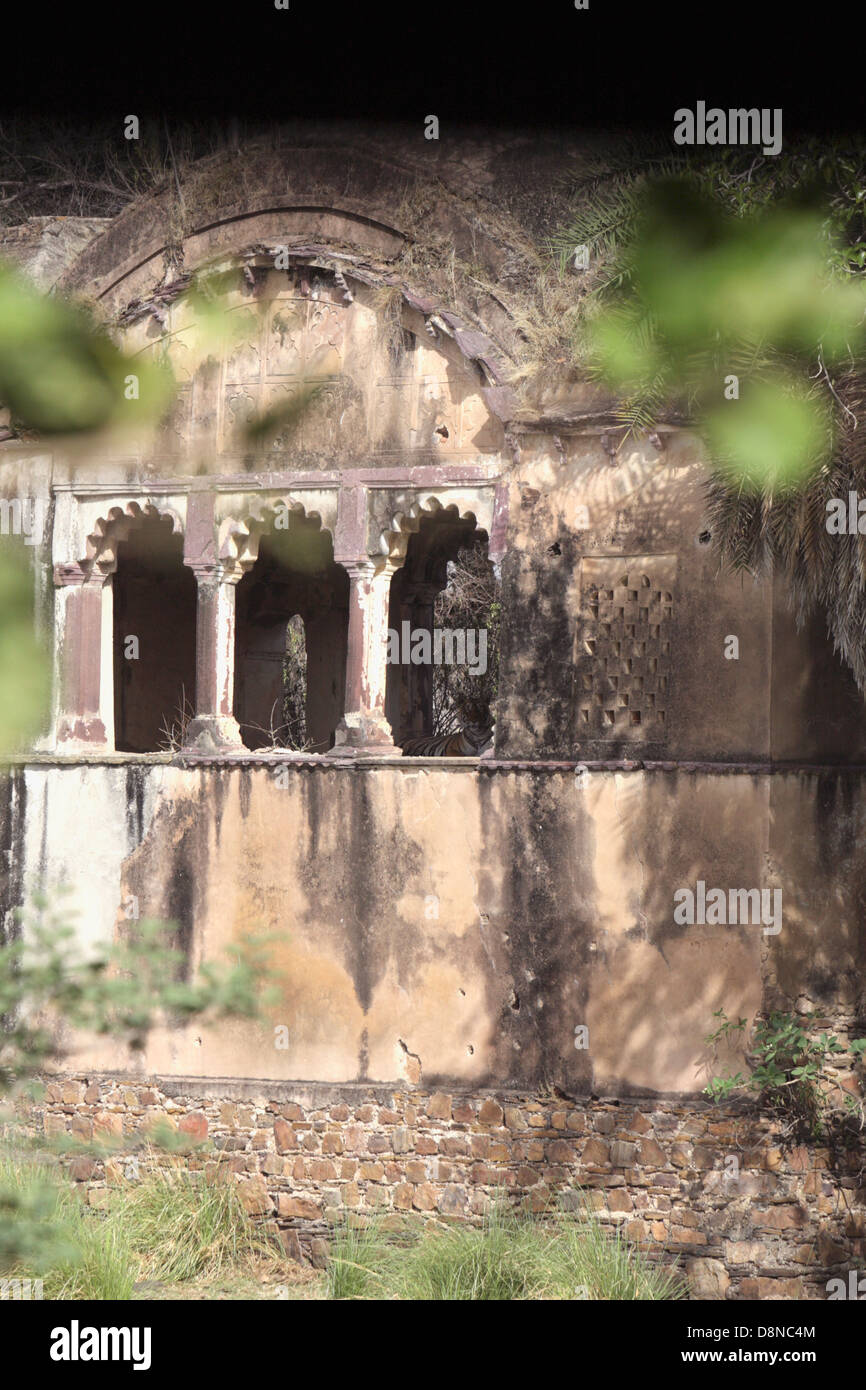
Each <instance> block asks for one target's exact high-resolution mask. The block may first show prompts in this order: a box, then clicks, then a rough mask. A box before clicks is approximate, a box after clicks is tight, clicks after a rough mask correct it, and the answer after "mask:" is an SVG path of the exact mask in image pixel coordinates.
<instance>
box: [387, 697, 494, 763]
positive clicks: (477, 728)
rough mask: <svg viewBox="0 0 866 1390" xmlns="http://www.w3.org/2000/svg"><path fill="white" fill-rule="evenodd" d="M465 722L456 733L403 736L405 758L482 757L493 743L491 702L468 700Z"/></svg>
mask: <svg viewBox="0 0 866 1390" xmlns="http://www.w3.org/2000/svg"><path fill="white" fill-rule="evenodd" d="M464 717H465V719H466V723H465V724H464V725H463V728H462V729H458V730H457V731H456V732H455V733H453V734H420V735H419V736H418V737H410V738H406V739H404V740H403V744H402V748H403V757H404V758H480V757H481V755H482V753H486V752H487V750H488V749H489V748H492V747H493V719H492V716H491V714H490V706H489V705H484V704H468V705H467V706H466V707H465V710H464Z"/></svg>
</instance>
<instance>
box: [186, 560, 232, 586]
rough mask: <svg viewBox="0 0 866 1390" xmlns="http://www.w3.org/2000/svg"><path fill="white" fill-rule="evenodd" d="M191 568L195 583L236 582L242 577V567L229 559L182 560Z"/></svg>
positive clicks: (216, 583)
mask: <svg viewBox="0 0 866 1390" xmlns="http://www.w3.org/2000/svg"><path fill="white" fill-rule="evenodd" d="M183 563H184V564H185V565H186V567H187V569H190V570H192V572H193V574H194V575H195V579H196V583H197V584H202V585H206V584H213V585H218V584H238V583H239V582H240V580H241V579H243V576H244V571H243V569H242V567H241V566H240V565H238V564H236V563H235V562H234V561H232V560H229V561H225V560H187V559H184V562H183Z"/></svg>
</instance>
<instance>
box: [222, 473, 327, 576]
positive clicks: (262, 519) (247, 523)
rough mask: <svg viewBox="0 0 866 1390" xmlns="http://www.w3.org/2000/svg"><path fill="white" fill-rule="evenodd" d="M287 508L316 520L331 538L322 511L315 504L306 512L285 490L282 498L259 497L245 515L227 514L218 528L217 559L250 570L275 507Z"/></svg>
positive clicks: (270, 523) (274, 515) (272, 517)
mask: <svg viewBox="0 0 866 1390" xmlns="http://www.w3.org/2000/svg"><path fill="white" fill-rule="evenodd" d="M280 506H282V507H286V508H287V509H288V510H289V511H290V512H294V513H296V514H300V515H301V516H303V517H305V518H306V519H307V520H308V521H318V523H319V527H320V528H321V530H322V531H327V533H328V535H329V536H330V537H331V540H332V541H333V539H334V532H333V528H332V527H331V526H328V525H326V523H325V522H324V520H323V519H322V514H321V512H320V511H318V510H317V509H316V508H315V507H314V508H312V509H311V510H310V511H307V508H306V506H305V504H304V503H303V502H302V501H300V499H299V498H297V497H293V496H292V494H291V493H289V492H286V493H284V494H283V495H282V496H281V497H273V498H262V499H261V502H260V503H258V505H254V506H252V507H251V508H250V509H249V511H247V512H246V514H245V515H244V516H240V517H226V518H225V519H224V520H223V521H222V522H221V523H220V527H219V558H220V560H221V562H222V563H223V564H227V565H232V566H236V567H237V568H238V569H240V570H242V571H243V572H244V573H246V572H247V570H250V569H252V567H253V565H254V564H255V563H256V560H257V559H258V555H259V542H260V540H261V538H262V536H263V534H264V533H265V531H266V530H267V529H268V527H269V526H270V525H272V523H273V519H274V518H275V517H276V514H277V508H278V507H280Z"/></svg>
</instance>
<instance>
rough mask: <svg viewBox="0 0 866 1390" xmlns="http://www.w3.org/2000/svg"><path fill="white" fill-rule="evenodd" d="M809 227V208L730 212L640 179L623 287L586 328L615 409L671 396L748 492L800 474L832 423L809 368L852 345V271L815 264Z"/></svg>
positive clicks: (811, 464)
mask: <svg viewBox="0 0 866 1390" xmlns="http://www.w3.org/2000/svg"><path fill="white" fill-rule="evenodd" d="M822 228H823V220H822V217H821V214H820V211H819V210H817V209H815V208H813V207H811V206H805V207H803V206H795V205H789V206H785V207H777V208H774V209H772V210H769V211H763V212H761V213H755V214H752V215H750V216H748V217H739V218H737V217H734V216H732V215H731V214H730V213H729V212H727V210H725V209H724V208H723V207H722V206H720V204H719V201H718V199H717V198H715V197H713V196H712V195H711V194H709V193H707V192H705V191H704V189H702V188H701V187H699V186H696V185H695V183H694V182H693V181H690V180H689V179H686V178H680V179H676V180H662V181H659V182H654V183H649V184H648V185H647V186H646V188H645V190H644V193H643V198H642V210H641V213H640V217H639V219H638V221H637V224H636V226H635V228H634V232H633V237H632V240H631V242H630V243H629V244H628V246H627V247H624V248H623V250H622V252H621V256H622V260H623V267H624V271H626V270H627V275H625V276H624V281H623V287H622V288H621V291H620V293H619V295H618V297H617V298H616V299H615V300H614V302H612V304H611V306H610V309H609V311H608V312H607V313H605V314H602V315H601V316H600V317H599V318H598V319H597V320H596V322H595V324H594V326H593V331H592V338H591V341H592V346H593V351H594V356H595V366H596V370H597V371H598V372H599V373H600V374H601V375H602V376H603V377H604V379H605V380H606V381H608V382H609V383H610V384H611V385H613V386H614V387H615V388H616V389H617V390H618V391H619V392H621V393H622V394H623V395H624V397H625V403H624V407H623V409H624V414H625V418H629V416H630V415H631V417H632V419H631V422H632V423H635V422H636V421H637V420H638V419H641V418H642V415H641V411H642V410H643V411H645V409H646V403H647V402H648V401H649V402H651V403H652V405H653V406H654V408H656V409H657V408H658V407H659V405H660V403H661V401H662V400H663V399H667V400H668V401H678V402H679V403H680V405H681V407H682V408H683V409H684V410H685V411H687V412H688V414H689V415H690V416H691V417H692V418H694V419H695V421H696V423H697V425H698V427H699V428H701V429H702V430H703V433H704V435H705V437H706V439H707V442H708V444H709V446H710V449H711V457H712V459H713V461H714V463H716V465H717V466H718V467H719V468H720V469H722V470H723V471H724V472H725V473H726V474H729V475H733V477H734V478H735V480H736V481H737V482H739V483H741V484H744V485H745V486H747V487H749V488H752V489H760V488H762V487H767V486H775V487H779V486H784V485H786V484H790V483H792V482H798V481H800V480H802V479H804V478H805V477H807V476H809V475H810V474H812V473H814V472H815V471H816V470H817V469H818V468H819V467H820V465H821V463H822V462H823V461H824V460H825V459H826V458H827V457H828V455H829V452H830V450H831V448H832V444H833V431H832V421H831V416H830V412H829V408H828V401H827V400H825V399H824V397H823V394H822V388H821V387H818V386H816V385H815V383H814V382H811V381H810V380H809V369H810V366H811V367H813V366H814V362H815V359H816V354H818V353H819V352H820V356H821V361H822V362H823V363H825V364H833V363H835V362H838V361H839V360H840V359H841V358H842V357H843V356H844V355H845V354H848V353H851V352H854V351H857V350H858V349H860V348H861V347H862V320H863V313H864V308H866V295H864V287H863V286H862V284H861V283H860V282H859V281H855V280H852V279H845V280H843V279H839V278H837V277H834V276H833V275H832V274H830V273H829V272H828V269H827V264H826V254H825V248H824V245H823V240H822ZM732 376H736V377H737V378H738V379H739V378H740V377H741V376H742V378H743V379H742V381H739V380H738V385H737V393H738V394H737V395H736V396H733V397H731V396H726V394H725V392H726V384H727V383H728V382H729V378H730V377H732Z"/></svg>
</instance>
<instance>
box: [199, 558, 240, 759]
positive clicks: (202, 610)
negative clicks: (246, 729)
mask: <svg viewBox="0 0 866 1390" xmlns="http://www.w3.org/2000/svg"><path fill="white" fill-rule="evenodd" d="M185 563H186V564H188V565H189V567H190V569H191V570H192V572H193V574H194V575H195V578H196V583H197V585H198V606H197V610H196V633H195V718H194V719H192V720H190V724H189V728H188V729H187V735H186V742H185V746H186V747H187V748H194V749H196V750H198V751H199V752H215V751H217V750H219V749H226V748H242V747H243V739H242V738H241V731H240V727H239V725H238V722H237V720H236V719H235V716H234V685H235V586H236V584H237V582H238V580H239V579H240V578H241V573H242V572H241V570H240V569H239V568H237V567H236V566H234V565H232V566H227V565H224V564H222V563H220V562H218V561H210V560H207V561H195V560H193V561H190V560H186V561H185Z"/></svg>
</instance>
